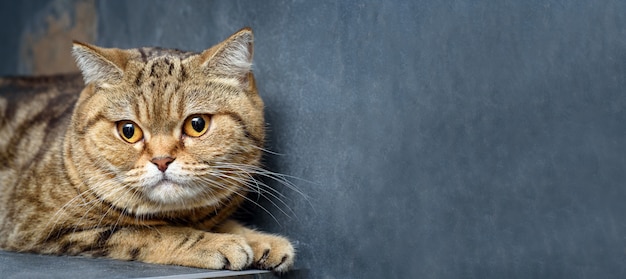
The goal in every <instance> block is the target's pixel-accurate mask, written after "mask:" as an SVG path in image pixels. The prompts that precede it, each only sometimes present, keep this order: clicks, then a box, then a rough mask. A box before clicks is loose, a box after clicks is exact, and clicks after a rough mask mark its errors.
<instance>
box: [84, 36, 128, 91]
mask: <svg viewBox="0 0 626 279" xmlns="http://www.w3.org/2000/svg"><path fill="white" fill-rule="evenodd" d="M72 55H73V56H74V58H75V59H76V65H77V66H78V68H79V69H80V71H81V72H82V74H83V79H84V80H85V84H90V83H93V84H96V85H98V86H101V87H106V86H108V85H111V84H115V83H118V82H120V81H121V80H122V78H123V76H124V68H125V66H126V63H127V62H128V57H127V55H126V54H125V53H124V51H123V50H120V49H115V48H101V47H97V46H94V45H89V44H85V43H81V42H77V41H74V46H73V47H72Z"/></svg>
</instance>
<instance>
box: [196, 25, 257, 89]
mask: <svg viewBox="0 0 626 279" xmlns="http://www.w3.org/2000/svg"><path fill="white" fill-rule="evenodd" d="M253 50H254V35H253V34H252V29H251V28H249V27H246V28H243V29H241V30H239V31H238V32H236V33H235V34H233V35H231V36H230V37H228V39H226V40H224V41H223V42H222V43H220V44H218V45H216V46H214V47H212V48H210V49H207V50H205V51H204V52H202V54H201V55H200V57H201V58H200V59H201V65H202V66H201V67H204V68H205V69H208V70H209V71H210V72H211V73H215V74H218V75H223V76H228V77H234V78H237V79H239V81H240V82H242V84H247V83H248V77H249V76H248V75H249V74H250V73H251V71H252V54H253Z"/></svg>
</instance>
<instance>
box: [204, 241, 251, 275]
mask: <svg viewBox="0 0 626 279" xmlns="http://www.w3.org/2000/svg"><path fill="white" fill-rule="evenodd" d="M211 246H212V247H213V249H210V250H208V251H206V252H207V255H206V259H207V268H210V269H230V270H242V269H244V268H246V267H248V266H250V264H252V259H253V258H254V257H253V255H254V254H253V250H252V248H251V247H250V245H248V243H247V242H246V239H245V238H243V237H241V236H238V235H231V234H222V235H218V236H217V237H215V238H214V239H212V240H211Z"/></svg>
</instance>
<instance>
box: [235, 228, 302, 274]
mask: <svg viewBox="0 0 626 279" xmlns="http://www.w3.org/2000/svg"><path fill="white" fill-rule="evenodd" d="M247 238H248V244H250V246H251V247H252V251H253V253H254V263H253V265H254V267H256V268H259V269H269V270H273V271H276V272H285V271H287V270H289V268H291V266H293V262H294V258H295V254H296V253H295V250H294V248H293V246H292V245H291V243H290V242H289V240H287V239H286V238H284V237H282V236H277V235H271V234H264V233H254V234H252V235H248V236H247Z"/></svg>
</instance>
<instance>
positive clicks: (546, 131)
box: [2, 0, 626, 278]
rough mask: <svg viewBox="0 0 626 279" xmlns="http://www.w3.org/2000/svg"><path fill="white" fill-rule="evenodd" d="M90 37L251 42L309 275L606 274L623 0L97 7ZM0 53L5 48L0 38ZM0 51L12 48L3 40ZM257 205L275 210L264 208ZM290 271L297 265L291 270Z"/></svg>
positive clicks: (620, 169)
mask: <svg viewBox="0 0 626 279" xmlns="http://www.w3.org/2000/svg"><path fill="white" fill-rule="evenodd" d="M98 13H99V21H98V24H99V30H98V43H99V44H101V45H103V46H116V47H136V46H142V45H160V46H164V47H177V48H183V49H191V50H202V49H204V48H206V47H209V46H211V45H212V44H214V43H216V42H218V41H220V40H222V39H224V38H225V37H227V36H228V35H229V34H231V33H233V32H235V31H236V30H238V29H239V28H241V27H243V26H251V27H252V28H253V29H254V31H255V35H256V48H255V63H256V65H255V72H256V76H257V80H258V86H259V91H260V92H261V94H262V95H263V97H264V99H265V101H266V105H267V113H266V115H267V121H268V123H269V140H270V142H269V146H268V147H269V149H271V150H272V151H275V152H278V153H281V154H283V155H271V154H270V155H268V156H267V159H266V161H267V165H268V166H269V167H270V168H271V169H272V170H274V171H277V172H281V173H286V174H289V175H293V176H296V177H299V178H302V179H305V180H308V181H311V182H312V183H309V182H305V181H300V180H297V179H292V181H293V182H294V183H295V184H297V186H298V187H299V188H300V189H301V190H302V191H303V192H305V193H306V195H307V196H308V198H305V197H303V196H302V195H300V194H297V193H296V192H295V191H292V190H289V189H287V188H286V187H280V185H279V184H278V183H275V182H271V181H270V183H271V184H272V185H275V186H276V187H278V188H279V189H280V190H281V191H282V192H283V193H284V194H285V195H286V197H284V198H282V200H283V201H284V203H285V204H284V205H283V204H281V203H280V202H278V201H276V199H273V200H274V201H275V202H276V203H278V204H279V208H280V209H282V210H284V211H286V213H287V215H285V214H283V213H281V211H280V210H279V208H277V207H276V206H274V205H272V204H271V203H269V202H267V201H265V200H263V199H261V200H260V203H261V204H262V205H263V206H264V207H265V208H266V209H267V210H269V211H270V212H271V214H272V215H273V216H274V217H272V216H270V214H268V213H265V212H264V211H263V210H261V209H258V208H256V209H254V211H253V213H252V217H254V218H253V219H251V221H250V222H251V223H253V224H254V225H256V226H258V227H259V228H262V229H264V230H267V231H271V232H276V233H281V234H284V235H287V236H289V237H290V238H292V239H294V240H295V242H296V244H297V245H298V251H299V257H298V261H297V266H298V268H300V269H301V270H308V272H309V273H306V275H308V276H304V277H310V278H624V277H626V221H625V220H624V219H626V202H625V201H626V187H625V186H626V185H625V183H626V131H625V129H626V90H625V88H626V2H625V1H617V0H615V1H608V0H607V1H595V0H588V1H538V0H529V1H507V0H505V1H489V2H487V1H483V2H478V1H469V0H466V1H399V0H397V1H351V0H350V1H253V0H250V1H188V2H182V3H181V2H173V1H128V2H127V1H101V2H98ZM2 48H3V49H4V48H5V46H4V45H3V46H2ZM2 54H3V55H12V54H10V53H8V52H7V51H3V52H2ZM274 218H275V219H274ZM292 277H303V275H302V274H300V275H294V276H292Z"/></svg>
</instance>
